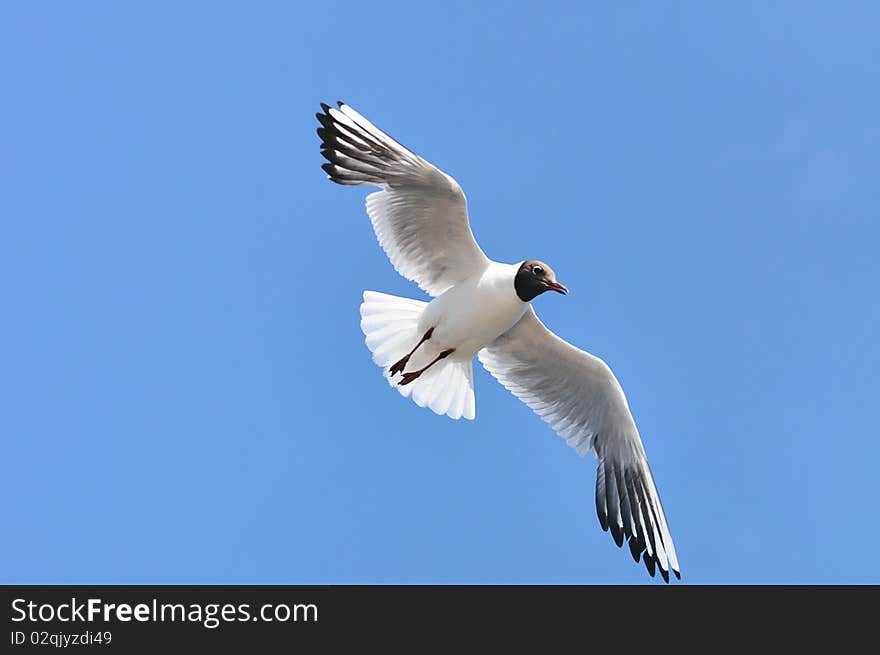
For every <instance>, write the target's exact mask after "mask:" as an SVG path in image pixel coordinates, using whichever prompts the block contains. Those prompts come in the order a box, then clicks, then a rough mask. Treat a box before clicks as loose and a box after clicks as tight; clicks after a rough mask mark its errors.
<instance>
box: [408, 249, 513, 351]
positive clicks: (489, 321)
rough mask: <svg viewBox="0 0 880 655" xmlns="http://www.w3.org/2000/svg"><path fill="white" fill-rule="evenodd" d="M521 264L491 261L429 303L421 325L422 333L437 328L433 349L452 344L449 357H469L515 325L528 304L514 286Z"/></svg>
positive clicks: (433, 338) (420, 321)
mask: <svg viewBox="0 0 880 655" xmlns="http://www.w3.org/2000/svg"><path fill="white" fill-rule="evenodd" d="M518 267H519V265H518V264H517V265H514V264H501V263H498V262H489V264H488V266H486V268H485V269H483V270H482V271H480V272H479V273H477V274H476V275H472V276H471V277H469V278H467V279H466V280H464V281H462V282H460V283H459V284H456V285H455V286H454V287H451V288H450V289H448V290H447V291H445V292H443V293H442V294H441V295H439V296H437V297H436V298H434V300H432V301H431V302H430V303H428V306H427V307H425V310H424V312H423V313H422V316H421V318H420V319H419V324H418V325H419V330H420V331H421V332H422V333H423V334H424V332H426V331H427V330H428V329H430V328H432V327H433V328H434V332H433V335H432V337H431V341H432V342H433V346H434V349H435V350H439V351H442V350H446V349H448V348H452V349H454V350H455V352H454V353H453V354H452V355H451V356H450V359H452V360H454V361H470V360H472V359H473V358H474V356H475V355H476V354H477V353H478V352H479V351H480V350H481V349H482V348H484V347H485V346H487V345H488V344H490V343H492V342H493V341H494V340H495V339H496V338H498V337H499V336H500V335H502V334H504V333H505V332H507V331H508V330H509V329H510V328H512V327H513V326H514V325H516V323H517V321H519V319H521V318H522V317H523V314H525V312H526V309H527V308H528V303H525V302H523V301H522V300H520V299H519V296H517V294H516V290H515V289H514V276H515V275H516V271H517V269H518Z"/></svg>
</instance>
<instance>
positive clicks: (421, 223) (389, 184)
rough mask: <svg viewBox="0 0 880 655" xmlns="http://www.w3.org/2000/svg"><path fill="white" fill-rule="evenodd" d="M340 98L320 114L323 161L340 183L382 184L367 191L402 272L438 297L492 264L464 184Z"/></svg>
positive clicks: (370, 210) (379, 232) (384, 242)
mask: <svg viewBox="0 0 880 655" xmlns="http://www.w3.org/2000/svg"><path fill="white" fill-rule="evenodd" d="M338 104H339V108H338V109H337V108H335V107H329V106H327V105H325V104H321V108H322V109H323V113H318V114H316V116H317V117H318V121H320V123H321V127H319V128H318V136H320V137H321V154H323V155H324V157H325V158H326V159H327V161H328V163H326V164H324V165H323V168H324V170H325V171H326V172H327V174H328V175H329V177H330V179H331V180H332V181H333V182H336V183H338V184H364V185H372V186H377V187H381V188H382V191H377V192H376V193H371V194H370V195H369V196H367V214H369V216H370V220H371V221H372V223H373V229H374V230H375V231H376V236H377V237H378V239H379V244H380V245H381V246H382V248H383V249H384V250H385V253H386V254H387V255H388V258H389V259H390V260H391V263H392V264H393V266H394V268H395V269H396V270H397V272H398V273H400V274H401V275H402V276H403V277H405V278H407V279H408V280H412V281H414V282H416V283H417V284H418V285H419V286H420V287H421V288H422V289H424V290H425V291H426V292H428V293H429V294H431V295H432V296H438V295H440V294H441V293H443V292H444V291H446V289H448V288H449V287H451V286H453V285H455V284H457V283H458V282H461V281H462V280H465V279H467V278H468V277H470V276H471V275H473V274H475V273H477V272H478V271H480V270H481V269H482V268H485V267H486V266H488V264H489V259H488V258H487V257H486V255H485V254H484V253H483V251H482V250H481V249H480V246H478V245H477V242H476V240H474V235H473V233H472V232H471V227H470V224H469V223H468V215H467V201H466V200H465V197H464V193H462V190H461V187H459V186H458V183H457V182H456V181H455V180H454V179H452V178H451V177H450V176H449V175H447V174H446V173H444V172H443V171H441V170H439V169H438V168H436V167H434V166H432V165H431V164H429V163H428V162H427V161H425V160H424V159H422V158H421V157H419V156H418V155H416V154H415V153H413V152H410V151H409V150H407V149H406V148H405V147H403V146H402V145H400V144H399V143H398V142H397V141H395V140H394V139H392V138H391V137H390V136H388V135H387V134H385V133H384V132H382V131H381V130H380V129H378V128H377V127H376V126H374V125H373V124H372V123H370V122H369V121H368V120H367V119H366V118H364V117H363V116H361V115H360V114H358V113H357V112H356V111H355V110H354V109H352V108H351V107H349V106H348V105H346V104H344V103H342V102H340V103H338Z"/></svg>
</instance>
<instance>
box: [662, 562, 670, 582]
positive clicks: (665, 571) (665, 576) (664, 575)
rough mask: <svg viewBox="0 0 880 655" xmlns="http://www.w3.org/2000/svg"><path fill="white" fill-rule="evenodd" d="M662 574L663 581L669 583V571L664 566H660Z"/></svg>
mask: <svg viewBox="0 0 880 655" xmlns="http://www.w3.org/2000/svg"><path fill="white" fill-rule="evenodd" d="M660 575H662V576H663V582H665V583H666V584H669V571H667V570H666V569H664V568H663V567H662V566H661V567H660Z"/></svg>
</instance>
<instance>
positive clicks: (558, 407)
mask: <svg viewBox="0 0 880 655" xmlns="http://www.w3.org/2000/svg"><path fill="white" fill-rule="evenodd" d="M478 356H479V358H480V361H481V362H482V363H483V366H485V367H486V369H487V370H488V371H489V372H490V373H491V374H492V375H493V376H494V377H495V378H496V379H497V380H498V381H499V382H500V383H501V384H503V385H504V386H505V387H506V388H507V389H508V390H510V391H511V392H512V393H513V394H514V395H515V396H516V397H517V398H519V399H520V400H522V401H523V402H524V403H525V404H526V405H528V406H529V407H531V408H532V409H533V410H534V411H535V413H537V414H538V416H540V417H541V418H542V419H544V420H545V421H546V422H547V423H549V424H550V426H551V427H552V428H553V429H554V430H556V432H558V433H559V435H560V436H562V437H563V438H564V439H565V440H566V441H567V442H568V443H569V445H571V446H573V447H574V448H576V449H577V451H578V453H579V454H581V455H583V454H585V453H586V452H589V451H591V452H593V453H594V454H595V455H596V457H597V459H598V460H599V465H598V468H597V479H596V511H597V513H598V514H599V522H600V523H601V524H602V529H603V530H611V534H612V535H613V537H614V541H615V542H616V543H617V545H618V546H622V545H623V541H624V538H626V539H627V540H628V542H629V548H630V552H631V553H632V556H633V559H635V561H637V562H638V561H639V557H640V556H642V558H643V560H644V563H645V567H646V568H647V569H648V572H649V573H650V574H651V575H652V576H653V575H654V571H655V567H657V568H659V569H660V574H661V575H662V576H663V578H664V579H665V580H666V581H667V582H668V581H669V571H670V569H671V570H672V572H673V573H674V574H675V575H676V577H678V578H680V577H681V574H680V569H679V567H678V559H677V558H676V555H675V546H674V545H673V544H672V537H671V536H670V534H669V527H668V526H667V524H666V516H665V515H664V514H663V505H662V504H661V503H660V495H659V494H658V493H657V488H656V486H655V485H654V477H653V476H652V475H651V469H650V468H649V467H648V460H647V457H646V456H645V450H644V448H643V447H642V441H641V439H640V438H639V432H638V430H637V429H636V424H635V421H633V417H632V414H631V413H630V411H629V405H628V404H627V402H626V397H625V396H624V394H623V390H622V389H621V388H620V384H619V383H618V382H617V379H616V378H615V377H614V374H613V373H612V372H611V369H610V368H608V366H607V365H606V364H605V362H603V361H602V360H601V359H599V358H598V357H594V356H593V355H591V354H589V353H587V352H584V351H583V350H580V349H579V348H575V347H574V346H572V345H571V344H570V343H568V342H567V341H565V340H563V339H561V338H559V337H558V336H556V335H555V334H553V333H552V332H551V331H550V330H548V329H547V328H546V327H545V326H544V324H543V323H541V321H540V320H538V317H537V316H536V315H535V312H534V310H533V309H531V308H529V310H528V311H527V312H526V314H525V315H524V316H523V318H522V319H520V321H519V322H518V323H517V324H516V325H514V326H513V327H512V328H511V329H510V330H508V331H507V332H505V333H504V334H502V335H501V336H500V337H498V338H497V339H495V341H493V342H492V343H491V344H489V345H488V346H487V347H486V348H484V349H483V350H481V351H480V352H479V354H478Z"/></svg>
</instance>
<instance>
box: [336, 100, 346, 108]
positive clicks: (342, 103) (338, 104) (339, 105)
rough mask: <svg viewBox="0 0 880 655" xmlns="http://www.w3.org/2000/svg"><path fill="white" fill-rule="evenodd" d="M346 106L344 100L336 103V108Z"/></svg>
mask: <svg viewBox="0 0 880 655" xmlns="http://www.w3.org/2000/svg"><path fill="white" fill-rule="evenodd" d="M344 104H345V103H344V102H342V100H337V101H336V106H337V107H342V105H344Z"/></svg>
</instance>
